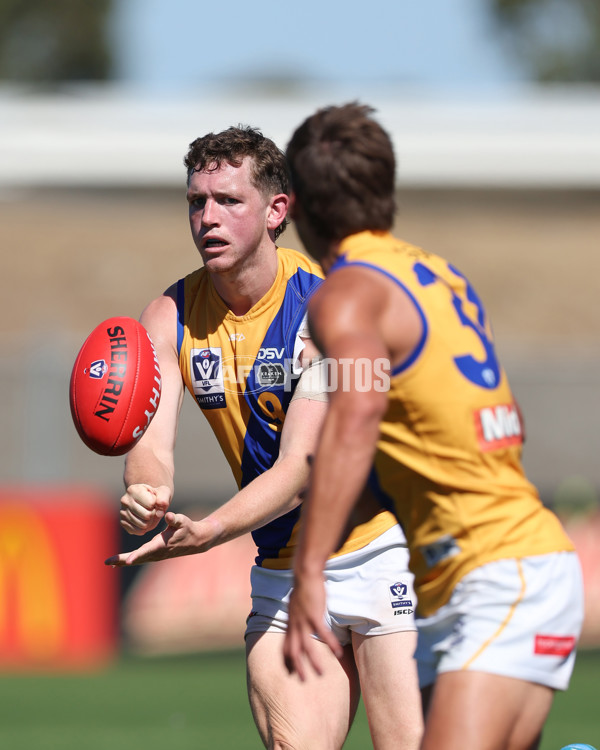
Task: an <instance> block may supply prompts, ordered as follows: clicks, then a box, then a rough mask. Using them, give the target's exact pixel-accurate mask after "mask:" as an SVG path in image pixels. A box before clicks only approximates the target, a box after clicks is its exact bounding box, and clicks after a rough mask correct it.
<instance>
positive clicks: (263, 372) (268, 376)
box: [256, 362, 286, 388]
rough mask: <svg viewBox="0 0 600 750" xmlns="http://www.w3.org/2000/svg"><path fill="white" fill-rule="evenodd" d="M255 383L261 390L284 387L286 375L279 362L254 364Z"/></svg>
mask: <svg viewBox="0 0 600 750" xmlns="http://www.w3.org/2000/svg"><path fill="white" fill-rule="evenodd" d="M256 382H257V383H258V385H259V386H260V387H261V388H266V387H272V386H274V385H284V384H285V382H286V374H285V369H284V366H283V365H282V364H281V362H260V363H257V364H256Z"/></svg>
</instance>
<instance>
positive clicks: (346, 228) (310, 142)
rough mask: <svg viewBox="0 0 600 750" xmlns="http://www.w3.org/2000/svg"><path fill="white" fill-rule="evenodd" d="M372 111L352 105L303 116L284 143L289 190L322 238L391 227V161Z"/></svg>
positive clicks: (386, 139)
mask: <svg viewBox="0 0 600 750" xmlns="http://www.w3.org/2000/svg"><path fill="white" fill-rule="evenodd" d="M373 112H374V110H373V108H372V107H369V106H366V105H361V104H359V103H357V102H352V103H350V104H345V105H342V106H336V107H334V106H331V107H325V108H323V109H320V110H318V111H317V112H316V113H315V114H314V115H312V116H311V117H309V118H307V119H306V120H305V121H304V122H303V123H302V124H301V125H300V126H299V127H298V128H297V129H296V131H295V133H294V134H293V136H292V138H291V140H290V142H289V144H288V147H287V150H286V156H287V159H288V167H289V169H290V174H291V182H292V190H293V191H294V193H295V194H296V198H297V200H298V201H299V203H300V205H301V206H302V210H303V212H304V214H305V215H306V218H307V221H308V222H309V223H310V224H311V225H312V227H313V229H314V230H315V231H316V232H317V233H318V234H319V235H320V236H321V237H323V238H324V239H325V240H328V241H340V240H342V239H344V237H347V236H348V235H350V234H355V233H357V232H361V231H365V230H375V231H377V230H381V231H389V230H390V229H391V228H392V224H393V222H394V213H395V210H396V200H395V179H396V178H395V172H396V160H395V157H394V148H393V145H392V142H391V139H390V137H389V136H388V134H387V133H386V132H385V130H384V129H383V128H382V127H381V125H379V124H378V123H377V122H376V121H375V120H374V119H373V118H372V117H371V115H372V113H373Z"/></svg>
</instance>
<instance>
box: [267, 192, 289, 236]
mask: <svg viewBox="0 0 600 750" xmlns="http://www.w3.org/2000/svg"><path fill="white" fill-rule="evenodd" d="M289 203H290V198H289V196H288V195H286V194H285V193H279V194H278V195H274V196H273V197H272V198H271V200H270V201H269V209H268V212H267V229H277V227H278V226H279V225H280V224H281V222H282V221H283V220H284V219H285V217H286V216H287V212H288V207H289Z"/></svg>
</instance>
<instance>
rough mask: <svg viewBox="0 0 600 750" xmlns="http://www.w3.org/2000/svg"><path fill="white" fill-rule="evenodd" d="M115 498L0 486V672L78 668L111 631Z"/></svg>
mask: <svg viewBox="0 0 600 750" xmlns="http://www.w3.org/2000/svg"><path fill="white" fill-rule="evenodd" d="M117 524H118V522H117V516H116V511H115V508H114V501H113V500H112V499H111V498H107V496H106V495H104V494H102V493H99V492H97V491H94V490H91V489H87V488H81V489H80V488H74V487H58V488H57V487H53V486H44V485H40V486H39V487H29V486H27V487H14V488H10V487H8V488H7V487H5V488H1V489H0V668H1V669H7V668H8V669H13V668H15V669H23V668H36V669H38V668H42V669H44V668H49V669H67V670H69V669H85V668H90V667H95V666H99V665H101V664H103V663H105V662H106V661H108V660H110V659H111V658H112V657H113V656H114V655H115V652H116V648H117V634H118V629H117V625H118V595H119V592H118V579H117V578H116V577H115V575H114V572H113V574H112V575H111V571H110V570H107V569H106V568H105V566H104V564H103V561H104V559H105V557H106V556H107V552H110V551H111V550H113V549H116V546H115V545H116V544H117V543H118V525H117Z"/></svg>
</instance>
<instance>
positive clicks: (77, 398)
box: [69, 317, 161, 456]
mask: <svg viewBox="0 0 600 750" xmlns="http://www.w3.org/2000/svg"><path fill="white" fill-rule="evenodd" d="M160 393H161V377H160V368H159V366H158V359H157V357H156V352H155V351H154V346H153V344H152V341H151V340H150V336H149V335H148V332H147V331H146V329H145V328H144V326H143V325H142V324H141V323H139V322H138V321H137V320H134V319H133V318H126V317H116V318H108V320H105V321H104V322H103V323H100V325H99V326H96V328H94V330H93V331H92V332H91V333H90V335H89V336H88V337H87V339H86V340H85V341H84V343H83V346H82V347H81V350H80V351H79V354H78V355H77V359H76V360H75V364H74V365H73V372H72V373H71V382H70V385H69V400H70V403H71V414H72V416H73V422H74V423H75V427H76V428H77V432H78V433H79V436H80V437H81V439H82V440H83V442H84V443H85V444H86V445H87V446H88V447H89V448H91V449H92V450H93V451H95V452H96V453H100V454H102V455H103V456H121V455H123V454H124V453H127V451H129V450H131V448H133V446H134V445H135V444H136V443H137V441H138V440H139V439H140V438H141V437H142V435H143V434H144V432H145V431H146V428H147V427H148V425H149V424H150V422H151V420H152V418H153V417H154V415H155V414H156V410H157V408H158V403H159V401H160Z"/></svg>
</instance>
